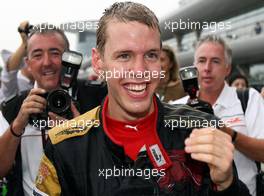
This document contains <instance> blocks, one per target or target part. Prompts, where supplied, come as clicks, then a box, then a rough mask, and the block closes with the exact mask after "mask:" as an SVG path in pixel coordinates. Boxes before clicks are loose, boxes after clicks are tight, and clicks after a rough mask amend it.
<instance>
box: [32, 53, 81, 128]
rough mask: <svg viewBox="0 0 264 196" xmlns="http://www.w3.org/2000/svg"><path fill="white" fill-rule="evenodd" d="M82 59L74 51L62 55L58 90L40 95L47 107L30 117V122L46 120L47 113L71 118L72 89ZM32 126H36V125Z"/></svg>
mask: <svg viewBox="0 0 264 196" xmlns="http://www.w3.org/2000/svg"><path fill="white" fill-rule="evenodd" d="M82 59H83V57H82V54H81V53H78V52H75V51H70V50H68V51H65V52H64V53H63V55H62V70H61V74H60V88H59V89H56V90H53V91H51V92H47V93H45V94H42V95H40V96H42V97H44V98H45V99H46V100H47V106H46V109H45V111H44V112H43V113H40V114H34V115H31V119H30V121H31V122H32V120H33V122H38V121H39V122H41V120H47V119H48V112H53V113H55V114H58V115H59V116H63V117H65V118H67V119H70V118H72V117H73V115H72V112H71V101H72V98H73V97H72V88H73V87H75V86H76V83H77V75H78V71H79V69H80V67H81V63H82ZM36 120H37V121H36ZM34 124H35V125H36V123H34Z"/></svg>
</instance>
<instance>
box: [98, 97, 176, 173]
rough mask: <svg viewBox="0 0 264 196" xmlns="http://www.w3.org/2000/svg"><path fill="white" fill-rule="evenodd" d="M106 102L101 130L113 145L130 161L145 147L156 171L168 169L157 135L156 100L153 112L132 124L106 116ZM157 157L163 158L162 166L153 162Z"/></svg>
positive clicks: (168, 161)
mask: <svg viewBox="0 0 264 196" xmlns="http://www.w3.org/2000/svg"><path fill="white" fill-rule="evenodd" d="M108 101H109V98H108V96H107V97H106V99H105V102H104V105H103V110H102V120H103V128H104V131H105V133H106V135H107V136H108V137H109V138H110V139H111V140H112V141H113V142H114V143H115V144H117V145H119V146H122V147H123V148H124V151H125V154H126V155H127V156H129V157H130V158H131V159H132V160H136V159H137V155H138V154H139V152H140V150H141V149H142V147H143V146H145V149H146V150H147V152H148V155H149V157H150V159H151V161H152V163H153V165H154V167H156V168H158V169H161V168H167V167H169V166H170V164H171V163H170V160H169V158H168V156H167V153H166V151H165V150H164V148H163V146H162V144H161V142H160V140H159V137H158V135H157V119H158V107H157V102H156V99H155V98H153V102H154V112H152V113H151V114H149V115H148V116H146V117H145V118H143V119H141V120H136V121H133V122H123V121H118V120H115V119H113V118H111V117H110V116H109V115H108V114H107V109H108ZM159 157H162V158H163V160H162V161H163V162H162V164H159V163H158V162H157V160H155V159H158V158H159Z"/></svg>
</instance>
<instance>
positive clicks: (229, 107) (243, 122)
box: [171, 83, 264, 196]
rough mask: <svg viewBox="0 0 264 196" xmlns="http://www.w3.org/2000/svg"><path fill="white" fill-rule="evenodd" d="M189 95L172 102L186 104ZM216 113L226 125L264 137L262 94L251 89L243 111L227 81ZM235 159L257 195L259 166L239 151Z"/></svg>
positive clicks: (243, 176)
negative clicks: (245, 108)
mask: <svg viewBox="0 0 264 196" xmlns="http://www.w3.org/2000/svg"><path fill="white" fill-rule="evenodd" d="M188 99H189V97H188V96H186V97H183V98H181V99H179V100H176V101H173V102H171V104H186V103H187V100H188ZM213 110H214V114H215V115H216V116H217V117H219V118H220V119H222V120H223V121H224V122H225V123H226V125H227V126H228V127H230V128H232V129H234V130H236V131H237V132H240V133H243V134H244V135H247V136H250V137H253V138H258V139H264V102H263V99H262V97H261V96H260V94H259V93H258V92H257V91H256V90H255V89H252V88H250V89H249V100H248V105H247V110H246V112H245V115H244V112H243V109H242V106H241V102H240V100H239V98H238V97H237V92H236V88H234V87H229V86H228V85H227V84H226V83H225V86H224V88H223V90H222V92H221V93H220V95H219V97H218V99H217V100H216V102H215V104H214V105H213ZM234 160H235V163H236V167H237V170H238V176H239V178H240V179H241V180H242V181H243V182H244V183H245V184H246V185H247V186H248V188H249V190H250V193H251V194H252V195H253V196H255V195H256V177H255V176H256V174H257V167H256V164H255V162H254V161H252V160H251V159H249V158H247V157H246V156H245V155H244V154H242V153H241V152H239V151H237V150H236V151H235V154H234Z"/></svg>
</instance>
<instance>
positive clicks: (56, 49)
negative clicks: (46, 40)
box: [49, 48, 62, 52]
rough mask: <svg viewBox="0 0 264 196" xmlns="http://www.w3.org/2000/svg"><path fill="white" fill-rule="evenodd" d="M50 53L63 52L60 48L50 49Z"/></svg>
mask: <svg viewBox="0 0 264 196" xmlns="http://www.w3.org/2000/svg"><path fill="white" fill-rule="evenodd" d="M49 51H50V52H62V51H61V50H60V49H59V48H50V49H49Z"/></svg>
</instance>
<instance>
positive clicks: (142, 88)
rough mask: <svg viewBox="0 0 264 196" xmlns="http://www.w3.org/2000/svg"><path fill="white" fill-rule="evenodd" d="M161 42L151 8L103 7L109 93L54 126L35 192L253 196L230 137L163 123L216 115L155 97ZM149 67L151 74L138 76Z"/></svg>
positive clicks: (95, 54) (96, 61)
mask: <svg viewBox="0 0 264 196" xmlns="http://www.w3.org/2000/svg"><path fill="white" fill-rule="evenodd" d="M160 43H161V42H160V30H159V25H158V20H157V18H156V16H155V15H154V13H153V12H152V11H151V10H149V9H148V8H147V7H145V6H143V5H141V4H137V3H132V2H120V3H115V4H113V5H112V6H111V7H110V8H109V9H107V10H106V11H105V13H104V15H103V16H102V18H101V19H100V21H99V28H98V30H97V47H96V48H94V49H93V50H92V60H93V61H92V62H93V66H94V69H95V70H96V72H97V73H101V74H103V75H105V77H107V79H108V80H107V85H108V96H107V97H106V99H105V100H104V102H103V104H102V106H101V107H97V108H95V109H93V110H91V111H89V112H87V113H86V114H84V115H82V116H80V117H78V118H76V119H75V121H72V123H71V124H74V123H73V122H75V126H72V125H71V124H64V126H59V127H56V128H54V129H53V130H51V132H50V133H49V138H50V142H49V143H48V144H47V148H46V149H45V155H44V156H43V158H42V161H41V164H40V169H39V174H38V177H37V179H36V189H35V191H34V193H35V194H36V195H91V196H92V195H120V196H121V195H135V196H136V195H137V196H139V195H218V194H219V195H248V191H247V189H246V187H245V186H244V185H243V184H242V183H241V182H240V181H239V180H238V178H237V176H236V175H235V173H233V172H234V170H233V167H232V157H233V145H232V142H231V137H230V136H228V135H227V134H225V133H223V132H222V131H220V130H218V129H212V128H202V129H195V130H194V131H193V132H192V134H191V135H190V137H189V134H190V132H191V130H192V127H189V128H187V127H177V128H176V129H174V130H171V128H170V127H169V126H167V125H165V122H167V121H170V120H175V121H177V120H179V118H184V117H188V118H190V119H192V120H197V121H201V119H203V120H209V121H210V120H215V118H214V117H213V116H210V115H207V114H205V113H201V112H199V111H195V110H193V109H192V108H189V107H186V106H180V107H179V108H177V107H170V106H168V105H164V106H163V105H162V104H161V102H160V101H159V100H158V99H157V98H156V97H155V96H154V92H155V89H156V87H157V86H158V83H159V74H160V73H161V66H160V53H161V44H160ZM125 71H126V72H127V71H128V72H130V73H131V74H130V75H129V77H128V76H127V75H126V76H127V77H124V72H125ZM117 72H119V74H117ZM146 72H147V73H150V75H152V77H151V78H144V77H140V76H139V75H140V73H146ZM114 73H116V75H119V76H123V77H114ZM122 73H123V74H122ZM133 73H137V74H138V75H137V77H132V76H133ZM157 73H158V74H157ZM111 74H112V77H109V76H110V75H111ZM131 75H132V76H131ZM188 114H189V115H188ZM83 122H88V124H87V123H86V124H84V125H83ZM89 122H92V123H89ZM81 123H82V125H81ZM65 126H66V127H65ZM184 147H185V149H184ZM221 149H224V151H221ZM205 163H207V164H208V166H209V170H210V171H208V172H207V169H208V167H207V165H206V164H205ZM127 172H128V173H127ZM135 172H136V173H135ZM149 172H151V175H149Z"/></svg>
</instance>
